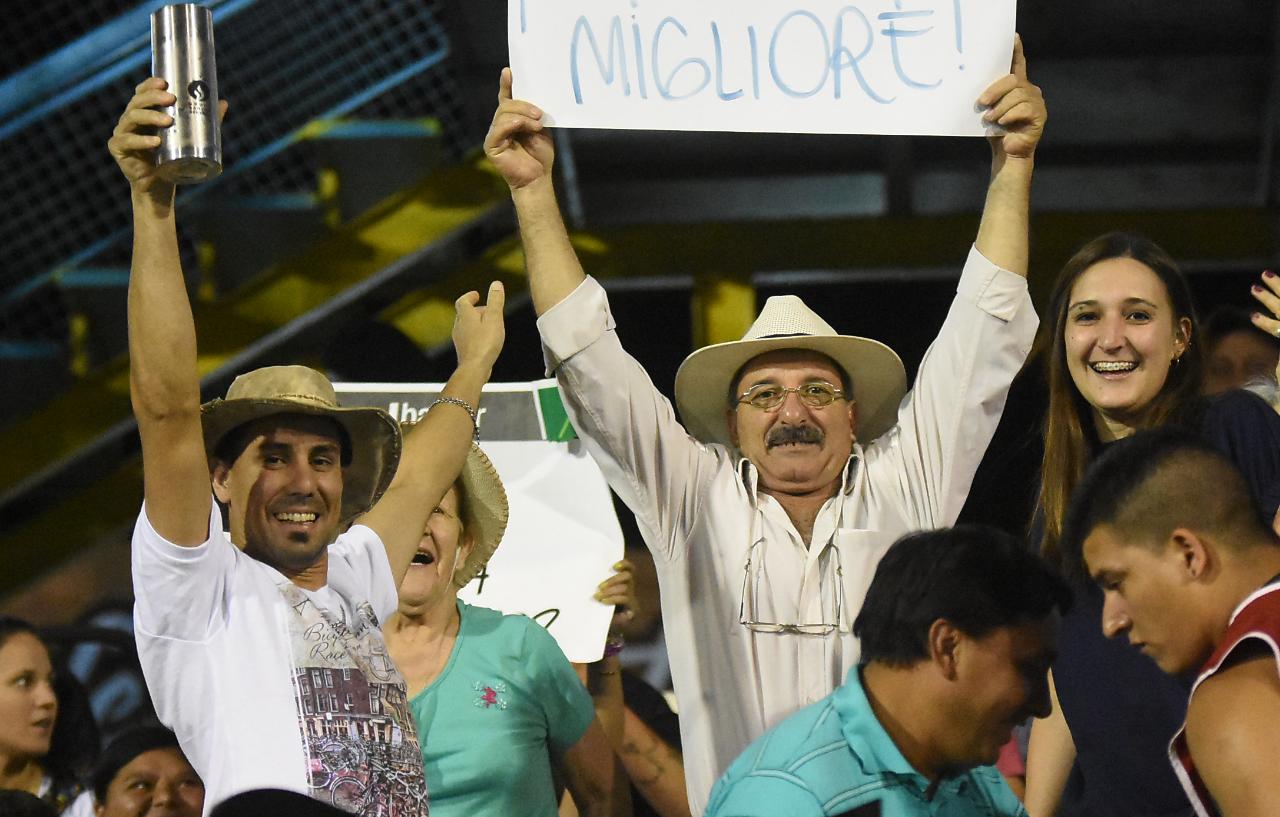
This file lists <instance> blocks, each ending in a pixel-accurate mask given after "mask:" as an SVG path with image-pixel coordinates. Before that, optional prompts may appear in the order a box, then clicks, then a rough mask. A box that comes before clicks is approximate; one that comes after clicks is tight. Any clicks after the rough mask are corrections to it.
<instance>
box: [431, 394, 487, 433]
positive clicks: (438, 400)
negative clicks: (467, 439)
mask: <svg viewBox="0 0 1280 817" xmlns="http://www.w3.org/2000/svg"><path fill="white" fill-rule="evenodd" d="M440 403H450V404H452V405H455V406H462V408H464V409H465V410H466V412H467V414H470V415H471V425H472V427H474V428H475V434H474V435H472V436H473V438H474V439H477V440H478V439H480V418H479V417H478V416H476V410H475V409H473V408H472V407H471V404H470V403H468V402H467V401H466V400H462V399H460V398H458V397H445V396H441V397H437V398H436V399H435V401H434V402H432V404H431V405H429V406H427V411H431V409H433V408H435V407H436V406H437V405H439V404H440Z"/></svg>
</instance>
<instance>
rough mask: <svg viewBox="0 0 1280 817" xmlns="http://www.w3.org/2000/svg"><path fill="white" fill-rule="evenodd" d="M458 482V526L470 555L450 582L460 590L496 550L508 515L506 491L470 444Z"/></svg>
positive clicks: (476, 447) (492, 468) (478, 451)
mask: <svg viewBox="0 0 1280 817" xmlns="http://www.w3.org/2000/svg"><path fill="white" fill-rule="evenodd" d="M458 478H459V480H461V482H462V493H463V497H462V526H463V530H464V531H466V532H468V533H470V535H471V553H470V554H468V555H467V560H466V561H465V562H463V563H462V566H461V567H459V568H458V569H457V570H455V571H454V573H453V583H454V584H455V585H457V586H458V587H464V586H465V585H466V584H467V582H469V581H471V580H472V579H474V578H475V577H476V576H479V575H480V572H481V571H482V570H484V566H485V565H486V564H488V563H489V558H490V557H491V556H493V552H494V551H495V550H497V549H498V543H499V542H501V541H502V534H503V533H505V532H506V530H507V519H508V517H509V515H510V512H509V509H508V507H507V491H506V489H505V488H503V487H502V480H501V479H500V478H499V477H498V470H497V469H496V468H494V467H493V463H492V462H490V461H489V458H488V457H487V456H485V453H484V452H483V451H481V450H480V446H478V445H476V444H475V443H472V444H471V451H470V452H469V453H468V454H467V461H466V462H465V463H464V464H463V466H462V474H461V475H460V476H459V477H458Z"/></svg>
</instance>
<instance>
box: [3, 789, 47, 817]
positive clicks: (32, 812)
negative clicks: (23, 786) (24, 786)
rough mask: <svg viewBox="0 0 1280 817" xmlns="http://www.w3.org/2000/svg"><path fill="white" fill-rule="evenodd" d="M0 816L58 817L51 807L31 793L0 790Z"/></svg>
mask: <svg viewBox="0 0 1280 817" xmlns="http://www.w3.org/2000/svg"><path fill="white" fill-rule="evenodd" d="M0 814H3V815H4V817H58V811H57V809H55V808H54V807H53V806H51V805H49V804H48V803H46V802H45V801H44V800H41V799H40V798H39V797H36V796H35V795H34V794H32V793H31V792H26V791H18V790H17V789H0Z"/></svg>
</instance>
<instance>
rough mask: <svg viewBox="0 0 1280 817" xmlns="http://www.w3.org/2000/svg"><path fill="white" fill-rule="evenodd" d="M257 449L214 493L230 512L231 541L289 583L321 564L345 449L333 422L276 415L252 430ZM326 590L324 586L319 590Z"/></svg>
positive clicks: (332, 531)
mask: <svg viewBox="0 0 1280 817" xmlns="http://www.w3.org/2000/svg"><path fill="white" fill-rule="evenodd" d="M247 433H249V434H251V435H253V436H252V442H251V443H250V444H249V445H248V446H247V447H246V448H245V449H244V451H243V452H242V453H241V454H240V456H239V457H237V458H236V461H235V462H234V463H232V464H231V465H230V466H229V467H228V466H227V465H226V464H225V463H218V464H217V465H216V466H215V468H214V473H213V488H214V492H215V493H216V494H217V496H218V499H219V500H221V501H222V502H224V503H226V504H227V505H228V506H229V508H230V513H229V516H230V521H231V541H232V542H234V543H236V545H238V546H240V547H243V548H244V550H245V552H246V553H248V554H249V555H250V556H253V557H254V558H255V559H258V560H259V561H262V562H265V563H266V564H269V565H271V566H272V567H274V568H276V569H277V570H280V571H281V572H282V573H285V574H286V575H290V576H293V575H294V574H297V573H301V572H303V571H307V570H310V569H312V568H315V567H317V566H318V565H320V564H321V563H322V562H323V561H324V557H325V555H326V553H327V549H328V547H329V543H330V542H332V541H333V540H334V538H335V536H336V535H337V532H338V526H339V523H340V521H341V520H340V515H341V509H342V485H343V482H342V442H341V439H340V436H339V432H338V427H337V425H336V424H335V423H333V422H332V421H330V420H327V419H325V418H321V417H309V416H303V415H278V416H275V417H268V418H265V419H263V420H259V421H257V422H255V423H254V424H252V426H251V427H250V428H249V429H248V432H247ZM322 583H323V582H322Z"/></svg>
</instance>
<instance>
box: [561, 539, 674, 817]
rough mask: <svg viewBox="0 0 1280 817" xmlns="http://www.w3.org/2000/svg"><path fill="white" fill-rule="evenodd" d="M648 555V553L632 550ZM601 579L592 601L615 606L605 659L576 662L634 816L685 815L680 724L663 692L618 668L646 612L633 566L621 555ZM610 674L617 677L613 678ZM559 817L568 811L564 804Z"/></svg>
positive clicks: (638, 555)
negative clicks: (629, 637)
mask: <svg viewBox="0 0 1280 817" xmlns="http://www.w3.org/2000/svg"><path fill="white" fill-rule="evenodd" d="M636 555H637V557H638V558H641V559H648V558H649V554H648V552H647V551H643V552H641V553H637V554H636ZM613 569H614V570H615V571H616V572H615V573H614V575H612V576H610V577H609V578H608V579H605V580H604V581H602V582H601V583H600V586H599V587H598V588H597V591H596V594H595V599H596V601H599V602H600V603H601V604H612V605H614V608H615V610H614V615H613V619H612V621H611V622H610V625H609V633H608V638H607V639H606V642H605V651H604V657H603V658H601V660H599V661H597V662H595V663H593V664H574V665H573V667H574V669H575V670H577V672H578V676H579V677H580V678H582V680H583V683H585V684H586V685H587V689H588V690H589V691H590V692H591V696H592V698H593V699H594V700H595V702H596V714H597V715H598V716H599V717H600V720H601V723H602V724H604V725H605V734H607V735H608V736H609V741H610V744H611V745H612V746H613V749H614V751H615V752H616V753H617V755H618V759H619V760H620V761H621V764H622V771H623V772H625V774H626V776H627V781H628V783H629V785H630V787H631V797H630V799H631V809H632V814H633V815H635V817H688V815H689V798H688V794H687V787H686V783H685V777H684V763H683V758H682V757H681V754H680V722H679V719H678V718H677V717H676V715H675V713H674V712H672V711H671V707H670V706H668V704H667V702H666V700H665V699H664V698H663V696H662V693H660V692H658V691H657V690H655V689H654V688H653V687H651V686H650V685H649V684H648V683H647V682H646V681H645V680H644V679H643V678H641V677H639V676H638V675H634V674H632V673H631V672H629V671H628V670H626V669H625V668H624V667H623V666H622V662H621V660H620V655H621V652H622V649H623V647H624V646H625V645H626V636H625V633H626V631H627V630H628V628H630V627H631V626H632V625H634V624H635V623H636V621H637V620H638V619H641V618H642V617H643V614H644V613H645V612H647V611H646V610H644V608H643V607H642V606H641V604H640V603H639V601H638V593H637V589H638V588H637V582H636V571H635V566H634V565H633V564H632V563H631V562H630V561H629V560H627V559H623V560H622V561H620V562H618V563H617V564H615V565H614V566H613ZM613 676H617V680H616V682H615V679H614V678H613ZM560 814H561V817H568V816H569V815H570V814H571V811H570V810H569V809H566V808H565V806H564V804H562V805H561V810H560Z"/></svg>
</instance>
